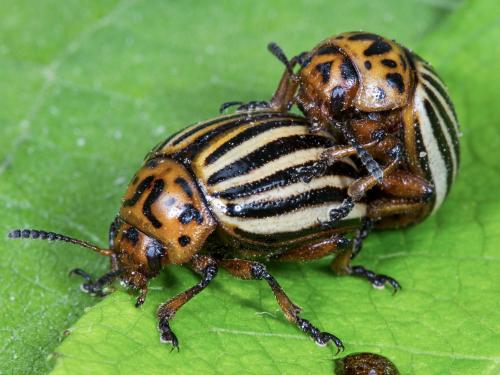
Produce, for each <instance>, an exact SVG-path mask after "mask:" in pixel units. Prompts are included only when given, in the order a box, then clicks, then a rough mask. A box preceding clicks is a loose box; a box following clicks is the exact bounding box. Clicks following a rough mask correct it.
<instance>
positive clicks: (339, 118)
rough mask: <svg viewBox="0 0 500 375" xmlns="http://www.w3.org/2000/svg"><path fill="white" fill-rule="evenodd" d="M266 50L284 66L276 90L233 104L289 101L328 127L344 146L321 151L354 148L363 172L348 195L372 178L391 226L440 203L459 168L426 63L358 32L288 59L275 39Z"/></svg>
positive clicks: (448, 107)
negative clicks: (386, 196) (265, 97)
mask: <svg viewBox="0 0 500 375" xmlns="http://www.w3.org/2000/svg"><path fill="white" fill-rule="evenodd" d="M269 50H270V51H271V52H272V53H273V54H274V55H275V56H276V57H277V58H278V59H279V60H280V61H282V62H283V63H284V64H285V66H286V70H285V72H284V74H283V76H282V78H281V81H280V83H279V86H278V89H277V90H276V92H275V94H274V96H273V98H272V99H271V101H270V102H251V103H249V104H247V105H243V106H241V107H240V108H242V109H247V110H248V109H249V108H250V109H256V108H262V107H264V108H271V109H273V110H276V111H280V112H283V111H287V110H289V109H290V108H291V106H292V105H293V104H296V105H297V106H298V107H299V109H300V110H301V111H302V112H303V113H304V114H305V115H306V116H307V117H308V118H309V120H310V121H311V122H312V123H313V124H314V125H313V127H312V130H313V131H314V130H315V129H327V128H329V129H330V130H331V131H332V132H334V133H335V135H336V137H337V138H338V139H339V140H341V141H342V143H344V144H347V145H346V146H342V147H338V146H335V147H333V148H331V149H329V150H327V151H325V152H324V154H323V157H324V158H325V159H326V160H336V159H337V158H339V157H345V156H351V155H355V154H357V155H358V156H359V158H360V159H361V161H362V162H363V164H365V166H366V167H367V169H368V171H369V172H370V173H369V175H367V176H362V177H361V178H359V179H358V180H357V181H355V182H354V183H353V184H352V185H351V186H350V188H349V196H351V197H352V198H353V199H354V200H355V201H356V200H359V199H361V197H363V196H365V195H366V193H367V192H368V191H369V190H370V189H372V188H373V187H374V186H375V185H377V183H378V184H382V188H383V189H384V190H386V191H388V190H390V193H391V194H392V195H393V196H394V197H397V198H398V199H397V200H392V201H387V202H386V204H385V208H384V209H385V211H386V212H393V213H394V220H393V222H392V223H391V224H390V226H393V227H394V226H405V225H408V224H412V223H416V222H419V221H421V220H423V219H424V218H425V217H427V216H428V215H429V214H431V213H434V212H435V211H436V210H437V209H438V208H439V207H440V206H441V204H442V203H443V200H444V198H445V197H446V195H447V194H448V192H449V190H450V187H451V185H452V184H453V182H454V180H455V177H456V174H457V170H458V167H459V162H460V154H459V139H458V138H459V126H458V121H457V117H456V114H455V110H454V108H453V104H452V102H451V100H450V98H449V95H448V92H447V89H446V86H445V85H444V83H443V82H442V80H441V79H440V78H439V76H438V75H437V73H436V72H435V71H434V70H433V69H432V67H431V66H430V65H429V64H428V63H427V62H425V61H424V60H422V59H421V58H420V57H419V56H418V55H416V54H415V53H413V52H411V51H409V50H408V49H407V48H405V47H403V46H401V45H399V44H397V43H396V42H394V41H391V40H388V39H385V38H383V37H381V36H379V35H375V34H371V33H362V32H350V33H343V34H340V35H338V36H334V37H331V38H328V39H326V40H324V41H322V42H321V43H319V44H318V45H317V46H316V47H314V48H313V50H312V51H310V52H304V53H301V54H299V55H297V56H295V57H293V58H292V59H291V60H288V59H287V58H286V56H285V54H284V53H283V51H282V50H281V49H280V48H279V47H278V46H277V45H276V44H274V43H270V44H269ZM297 64H298V65H299V66H300V69H299V71H298V73H294V71H293V68H294V67H295V66H296V65H297ZM232 104H240V103H238V102H231V103H227V105H232ZM227 105H223V106H222V107H221V110H224V109H225V108H226V107H227ZM379 163H381V164H382V166H381V165H379Z"/></svg>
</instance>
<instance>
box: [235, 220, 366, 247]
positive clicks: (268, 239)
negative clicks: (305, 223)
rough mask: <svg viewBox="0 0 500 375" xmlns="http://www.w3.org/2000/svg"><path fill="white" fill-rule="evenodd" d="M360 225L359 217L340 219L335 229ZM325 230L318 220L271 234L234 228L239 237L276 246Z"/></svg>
mask: <svg viewBox="0 0 500 375" xmlns="http://www.w3.org/2000/svg"><path fill="white" fill-rule="evenodd" d="M359 225H360V219H359V218H356V219H347V220H345V219H344V220H341V221H339V222H338V223H337V224H336V225H335V231H338V230H339V229H342V228H358V227H359ZM324 230H325V228H322V227H321V226H320V225H319V222H318V225H315V226H313V227H308V228H304V229H301V230H298V231H291V232H276V233H269V234H260V233H253V232H247V231H244V230H242V229H240V228H238V227H236V228H235V229H234V231H235V233H236V235H238V236H239V237H242V238H243V239H246V240H250V241H252V242H261V243H263V244H266V245H268V244H272V245H274V246H280V243H284V242H287V241H292V240H296V239H302V238H305V237H306V236H310V235H313V234H315V233H320V232H322V231H324ZM314 239H316V238H314ZM309 241H310V240H309ZM272 245H271V246H272ZM261 248H262V247H261Z"/></svg>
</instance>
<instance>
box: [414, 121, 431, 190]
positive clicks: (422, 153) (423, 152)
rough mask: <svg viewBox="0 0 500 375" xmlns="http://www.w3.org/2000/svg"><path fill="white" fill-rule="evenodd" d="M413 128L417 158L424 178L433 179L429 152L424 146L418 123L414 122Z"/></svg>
mask: <svg viewBox="0 0 500 375" xmlns="http://www.w3.org/2000/svg"><path fill="white" fill-rule="evenodd" d="M413 129H415V149H416V151H417V158H418V160H419V161H420V167H421V168H422V170H423V171H424V177H425V179H426V180H427V181H433V178H432V172H431V168H430V165H429V153H428V152H427V149H426V148H425V143H424V139H423V137H422V132H421V131H420V124H419V123H418V122H416V123H415V126H414V127H413Z"/></svg>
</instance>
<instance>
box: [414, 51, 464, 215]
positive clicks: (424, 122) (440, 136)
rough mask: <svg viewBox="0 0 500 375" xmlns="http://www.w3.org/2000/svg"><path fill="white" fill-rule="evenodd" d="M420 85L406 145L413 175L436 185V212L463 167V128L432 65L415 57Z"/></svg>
mask: <svg viewBox="0 0 500 375" xmlns="http://www.w3.org/2000/svg"><path fill="white" fill-rule="evenodd" d="M413 57H414V59H413V60H414V61H413V62H414V64H415V70H416V72H417V74H416V76H417V82H416V86H415V94H414V98H413V106H409V108H408V109H407V111H410V110H412V112H413V113H412V114H409V113H408V114H407V115H405V116H404V118H405V120H406V121H405V122H406V123H405V144H406V148H407V150H409V152H408V155H409V158H410V159H413V160H409V162H410V166H411V168H412V169H413V171H414V172H415V173H417V174H419V175H421V176H423V177H424V178H426V179H427V180H428V181H430V182H432V184H433V185H434V189H435V199H434V202H433V208H432V211H433V212H435V211H436V210H437V209H438V208H439V207H440V206H441V204H442V202H443V200H444V198H445V197H446V195H447V194H448V192H449V190H450V187H451V185H452V184H453V182H454V180H455V177H456V174H457V171H458V167H459V163H460V148H459V139H458V138H459V126H458V120H457V117H456V114H455V110H454V108H453V104H452V102H451V100H450V98H449V96H448V92H447V88H446V86H445V85H444V83H443V82H442V81H441V79H440V78H439V76H438V75H437V74H436V73H435V71H434V70H433V69H432V68H431V67H430V65H429V64H428V63H426V62H425V61H423V60H422V59H420V58H419V57H418V56H416V55H413Z"/></svg>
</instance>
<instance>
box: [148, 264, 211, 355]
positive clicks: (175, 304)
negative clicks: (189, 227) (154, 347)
mask: <svg viewBox="0 0 500 375" xmlns="http://www.w3.org/2000/svg"><path fill="white" fill-rule="evenodd" d="M190 266H191V267H192V268H193V269H194V270H195V271H196V272H198V273H199V274H201V276H202V279H201V280H200V281H199V282H198V283H197V284H196V285H194V286H193V287H191V288H189V289H187V290H185V291H184V292H182V293H179V294H178V295H176V296H175V297H173V298H171V299H169V300H168V301H167V302H165V303H163V304H161V305H160V307H159V308H158V311H157V312H156V315H157V317H158V329H159V331H160V334H161V336H160V341H161V342H162V343H170V344H172V349H174V348H177V349H178V348H179V341H178V340H177V336H175V334H174V332H173V331H172V329H171V328H170V324H169V322H170V320H171V319H172V318H173V317H174V315H175V313H176V312H177V311H178V310H179V309H180V308H181V307H182V306H183V305H184V304H185V303H186V302H188V301H189V300H190V299H191V298H193V297H194V296H195V295H197V294H198V293H200V292H201V291H202V290H203V289H205V288H206V287H207V286H208V284H209V283H210V281H212V280H213V279H214V278H215V276H216V275H217V271H218V267H217V264H216V262H215V261H214V260H213V259H212V258H210V257H208V256H202V255H195V256H194V257H193V258H192V259H191V262H190Z"/></svg>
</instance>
